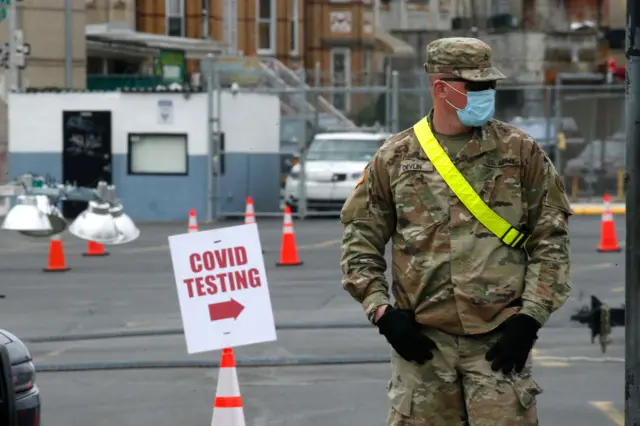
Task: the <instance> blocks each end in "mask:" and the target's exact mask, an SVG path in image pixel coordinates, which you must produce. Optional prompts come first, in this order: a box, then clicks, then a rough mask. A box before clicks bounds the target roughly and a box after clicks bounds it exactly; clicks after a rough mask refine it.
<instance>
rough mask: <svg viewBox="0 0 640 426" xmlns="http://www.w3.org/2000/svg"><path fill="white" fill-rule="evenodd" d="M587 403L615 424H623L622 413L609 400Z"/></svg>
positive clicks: (620, 425)
mask: <svg viewBox="0 0 640 426" xmlns="http://www.w3.org/2000/svg"><path fill="white" fill-rule="evenodd" d="M589 404H591V405H592V406H594V407H595V408H597V409H598V410H600V412H602V414H604V415H605V416H607V417H608V418H609V420H611V421H612V422H613V423H615V425H616V426H624V414H623V413H621V412H620V411H618V410H617V409H616V408H615V407H614V406H613V403H612V402H610V401H590V402H589Z"/></svg>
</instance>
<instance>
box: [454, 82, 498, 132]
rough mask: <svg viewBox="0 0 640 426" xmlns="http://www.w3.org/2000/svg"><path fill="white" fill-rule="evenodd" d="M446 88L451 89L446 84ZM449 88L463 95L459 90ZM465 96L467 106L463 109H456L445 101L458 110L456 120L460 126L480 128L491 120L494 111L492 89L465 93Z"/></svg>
mask: <svg viewBox="0 0 640 426" xmlns="http://www.w3.org/2000/svg"><path fill="white" fill-rule="evenodd" d="M447 86H449V87H451V86H450V85H448V84H447ZM451 88H452V89H453V90H455V91H456V92H458V93H460V94H463V93H462V92H460V91H459V90H456V89H455V88H453V87H451ZM466 96H467V106H465V107H464V108H463V109H459V108H456V107H455V106H454V105H453V104H452V103H451V102H449V101H447V102H448V103H449V105H451V106H452V107H454V108H456V109H457V110H458V111H457V113H458V118H459V119H460V122H461V123H462V124H464V125H465V126H469V127H480V126H483V125H484V124H485V123H486V122H487V121H489V120H491V118H493V114H494V113H495V110H496V91H495V90H494V89H488V90H480V91H477V92H467V94H466Z"/></svg>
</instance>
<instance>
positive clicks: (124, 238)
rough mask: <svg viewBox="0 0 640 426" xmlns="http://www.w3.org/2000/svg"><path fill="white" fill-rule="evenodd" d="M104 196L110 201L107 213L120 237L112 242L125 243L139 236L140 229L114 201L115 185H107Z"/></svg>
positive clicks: (120, 205)
mask: <svg viewBox="0 0 640 426" xmlns="http://www.w3.org/2000/svg"><path fill="white" fill-rule="evenodd" d="M106 198H107V200H109V202H110V203H111V208H110V209H109V213H110V214H111V216H112V217H113V220H114V222H115V224H116V229H118V233H119V234H120V238H119V239H118V240H117V241H116V242H115V243H112V244H126V243H130V242H131V241H133V240H135V239H136V238H138V237H139V236H140V230H139V229H138V228H137V227H136V225H135V224H134V223H133V220H131V218H130V217H129V216H128V215H127V214H125V212H124V208H123V207H122V204H120V203H119V202H117V201H116V187H115V186H113V185H109V186H107V190H106Z"/></svg>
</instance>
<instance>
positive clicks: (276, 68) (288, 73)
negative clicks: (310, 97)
mask: <svg viewBox="0 0 640 426" xmlns="http://www.w3.org/2000/svg"><path fill="white" fill-rule="evenodd" d="M261 66H262V68H263V70H265V71H266V72H267V74H268V75H269V76H271V77H272V78H273V79H276V80H277V81H278V82H279V83H281V84H282V85H284V86H285V87H287V86H289V87H299V86H303V87H304V88H307V89H308V88H310V87H309V85H308V84H306V83H303V82H302V81H301V80H300V76H298V74H297V73H296V72H295V71H293V70H292V69H291V68H288V67H287V66H286V65H284V64H283V63H282V62H281V61H279V60H278V59H274V58H264V59H263V62H261ZM282 77H287V78H288V79H290V80H293V83H289V82H287V81H285V79H284V78H282ZM316 96H317V100H318V106H319V107H322V110H323V112H326V113H329V114H331V115H333V116H334V117H336V118H337V119H339V120H340V121H341V122H342V123H343V124H344V125H345V126H346V127H351V128H356V127H357V126H356V124H355V123H354V122H353V121H351V120H350V119H349V118H348V117H347V116H346V115H344V114H343V113H342V112H341V111H340V110H338V109H337V108H336V107H335V106H333V104H331V102H329V101H327V100H326V99H325V98H324V97H323V96H320V95H316ZM303 102H304V103H305V104H306V109H307V110H308V111H309V112H311V113H312V114H313V113H315V112H316V108H315V107H314V106H313V105H312V104H311V103H310V102H309V101H307V100H306V99H305V100H304V101H303Z"/></svg>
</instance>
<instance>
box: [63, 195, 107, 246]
mask: <svg viewBox="0 0 640 426" xmlns="http://www.w3.org/2000/svg"><path fill="white" fill-rule="evenodd" d="M109 208H110V206H109V203H106V202H97V201H89V207H88V208H87V209H86V210H85V211H83V212H82V213H80V214H79V215H78V217H77V218H76V219H75V220H74V221H73V223H72V224H71V226H69V232H71V233H72V234H73V235H75V236H76V237H78V238H81V239H83V240H90V241H94V242H96V243H100V244H113V243H115V242H116V241H117V240H118V239H119V238H120V234H119V232H118V229H117V228H116V224H115V221H114V220H113V216H111V214H109Z"/></svg>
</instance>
